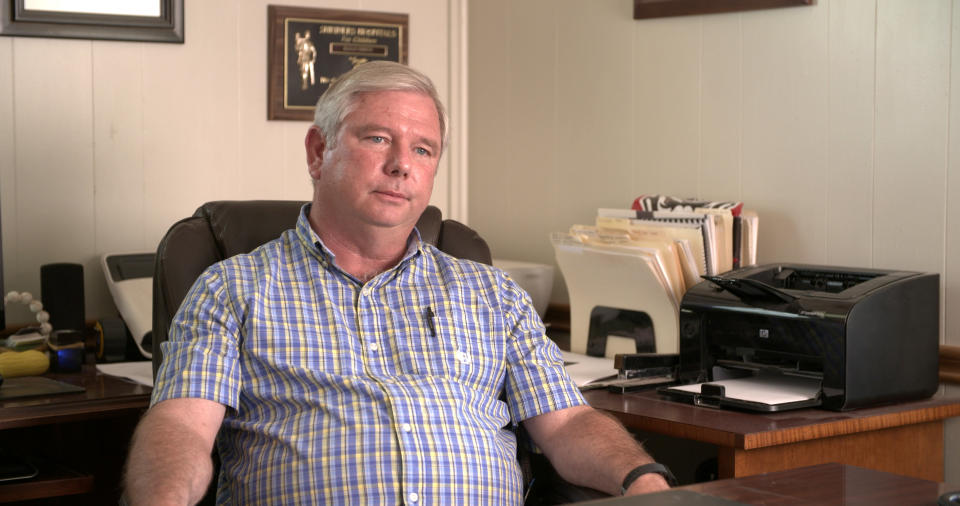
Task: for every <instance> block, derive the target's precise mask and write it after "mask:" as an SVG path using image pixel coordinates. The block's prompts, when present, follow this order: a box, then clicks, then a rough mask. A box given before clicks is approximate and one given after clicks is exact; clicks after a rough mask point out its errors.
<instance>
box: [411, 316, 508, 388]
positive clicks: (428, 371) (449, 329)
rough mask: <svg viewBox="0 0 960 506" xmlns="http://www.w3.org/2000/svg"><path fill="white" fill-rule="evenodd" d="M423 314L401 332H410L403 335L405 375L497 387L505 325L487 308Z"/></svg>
mask: <svg viewBox="0 0 960 506" xmlns="http://www.w3.org/2000/svg"><path fill="white" fill-rule="evenodd" d="M420 313H421V314H419V315H410V314H408V315H406V317H405V318H404V320H405V324H404V325H402V327H405V329H406V330H407V332H404V333H402V335H401V336H399V340H398V350H399V351H400V355H401V367H402V369H403V371H404V372H405V373H409V374H417V375H424V376H434V377H443V378H446V379H450V380H454V381H455V382H457V383H460V384H461V385H463V386H467V387H470V388H473V389H478V390H479V389H490V388H498V385H499V383H500V378H501V377H502V376H503V371H504V364H503V357H504V343H505V339H504V337H503V328H502V327H503V325H502V324H501V323H500V319H499V318H497V317H496V315H495V313H494V312H493V311H492V310H491V309H490V307H489V306H487V305H485V304H468V305H463V307H456V308H448V307H444V306H436V307H430V308H429V309H428V308H423V309H421V310H420ZM416 316H419V318H413V317H416ZM417 322H419V323H417Z"/></svg>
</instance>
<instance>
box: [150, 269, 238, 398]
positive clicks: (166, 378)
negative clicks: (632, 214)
mask: <svg viewBox="0 0 960 506" xmlns="http://www.w3.org/2000/svg"><path fill="white" fill-rule="evenodd" d="M229 271H230V268H229V266H227V265H224V264H216V265H214V266H212V267H210V268H208V269H207V271H205V272H204V273H203V274H202V275H201V276H200V278H199V279H197V281H196V282H195V283H194V285H193V287H192V288H191V289H190V292H189V293H188V294H187V296H186V298H185V299H184V302H183V304H181V306H180V309H179V310H178V311H177V314H176V315H175V316H174V318H173V321H172V322H171V324H170V333H169V339H168V340H167V341H165V342H163V343H161V345H160V346H161V349H162V350H163V363H162V364H161V366H160V369H159V370H158V371H157V378H156V381H155V382H154V388H153V394H152V398H151V405H153V404H156V403H158V402H160V401H163V400H167V399H175V398H184V397H190V398H200V399H206V400H210V401H214V402H218V403H220V404H223V405H225V406H227V407H228V408H232V409H234V410H236V409H237V406H238V403H239V393H240V368H239V365H238V356H239V351H238V349H239V346H238V342H239V339H240V337H239V336H240V330H241V329H240V323H239V322H240V318H238V317H237V314H238V312H237V308H236V306H235V305H234V304H233V303H231V298H230V296H229V293H230V286H229V284H228V283H227V282H226V279H228V276H227V273H228V272H229Z"/></svg>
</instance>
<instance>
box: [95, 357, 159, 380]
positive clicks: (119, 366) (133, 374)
mask: <svg viewBox="0 0 960 506" xmlns="http://www.w3.org/2000/svg"><path fill="white" fill-rule="evenodd" d="M97 370H98V371H100V372H102V373H103V374H109V375H111V376H119V377H121V378H127V379H129V380H131V381H136V382H137V383H140V384H141V385H147V386H151V387H152V386H153V362H151V361H149V360H144V361H139V362H114V363H112V364H97Z"/></svg>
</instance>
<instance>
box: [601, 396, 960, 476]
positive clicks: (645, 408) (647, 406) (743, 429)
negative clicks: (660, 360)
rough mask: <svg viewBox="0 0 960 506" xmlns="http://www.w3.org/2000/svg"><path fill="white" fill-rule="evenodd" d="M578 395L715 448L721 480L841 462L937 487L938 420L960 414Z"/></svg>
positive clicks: (949, 402) (641, 424)
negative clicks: (767, 409)
mask: <svg viewBox="0 0 960 506" xmlns="http://www.w3.org/2000/svg"><path fill="white" fill-rule="evenodd" d="M584 397H585V398H586V399H587V402H589V403H590V405H592V406H593V407H595V408H598V409H601V410H604V411H606V412H608V413H611V414H612V415H613V416H615V417H616V418H618V419H619V420H620V421H621V422H623V424H624V425H626V426H627V427H629V428H631V429H636V430H641V431H646V432H651V433H656V434H662V435H666V436H670V437H676V438H681V439H688V440H693V441H699V442H702V443H708V444H711V445H715V446H716V447H717V449H718V452H717V458H718V468H719V469H718V471H719V477H720V478H721V479H723V478H739V477H742V476H750V475H753V474H759V473H764V472H769V471H779V470H783V469H791V468H796V467H802V466H809V465H814V464H822V463H826V462H839V463H843V464H850V465H854V466H860V467H866V468H870V469H876V470H880V471H887V472H891V473H896V474H901V475H905V476H912V477H915V478H921V479H926V480H929V481H934V482H940V481H942V480H943V421H944V420H945V419H947V418H950V417H954V416H960V398H944V397H933V398H931V399H927V400H922V401H914V402H907V403H902V404H896V405H891V406H883V407H876V408H864V409H858V410H854V411H844V412H838V411H826V410H821V409H799V410H794V411H784V412H780V413H746V412H740V411H733V410H726V409H711V408H703V407H697V406H693V405H692V404H684V403H681V402H677V401H672V400H668V399H666V398H663V397H661V396H659V395H658V394H657V393H656V392H654V391H644V392H639V393H629V394H614V393H611V392H607V391H605V390H592V391H587V392H584Z"/></svg>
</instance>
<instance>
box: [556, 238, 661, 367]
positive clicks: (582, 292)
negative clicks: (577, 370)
mask: <svg viewBox="0 0 960 506" xmlns="http://www.w3.org/2000/svg"><path fill="white" fill-rule="evenodd" d="M551 241H552V243H553V247H554V252H555V253H556V259H557V265H559V266H560V271H561V272H562V273H563V277H564V280H565V281H566V283H567V289H568V291H569V294H570V351H573V352H574V353H580V354H588V355H593V356H606V357H609V358H613V357H614V356H615V355H616V354H617V353H637V352H638V351H652V352H654V353H678V352H679V341H678V333H677V331H678V328H677V325H678V316H677V303H676V302H675V301H674V300H673V299H672V295H671V294H669V293H668V292H666V291H665V290H664V287H663V285H662V284H661V283H660V281H658V279H657V276H656V274H654V272H653V271H652V270H651V268H650V266H649V265H648V263H647V260H645V259H644V258H642V257H641V256H638V255H636V254H631V253H629V252H625V251H616V250H610V249H600V248H596V247H592V246H588V245H584V244H582V243H579V242H577V241H573V240H570V239H568V238H567V237H566V235H565V234H554V235H553V236H552V237H551ZM606 309H613V310H629V311H633V312H641V313H645V314H646V316H648V317H649V319H650V322H651V325H652V327H653V340H654V346H653V349H652V350H640V349H638V348H637V347H636V345H635V343H633V342H629V341H630V340H627V339H622V338H620V339H619V340H618V339H617V338H618V337H619V336H616V335H610V336H600V337H602V338H604V339H603V340H604V341H606V342H605V343H601V344H602V345H603V346H602V347H603V348H604V349H603V351H598V350H592V349H591V350H588V337H589V335H590V323H591V317H592V316H593V315H594V314H595V311H594V310H606ZM608 337H609V338H610V339H609V340H607V339H606V338H608ZM591 348H593V347H591ZM591 351H593V353H591Z"/></svg>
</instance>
